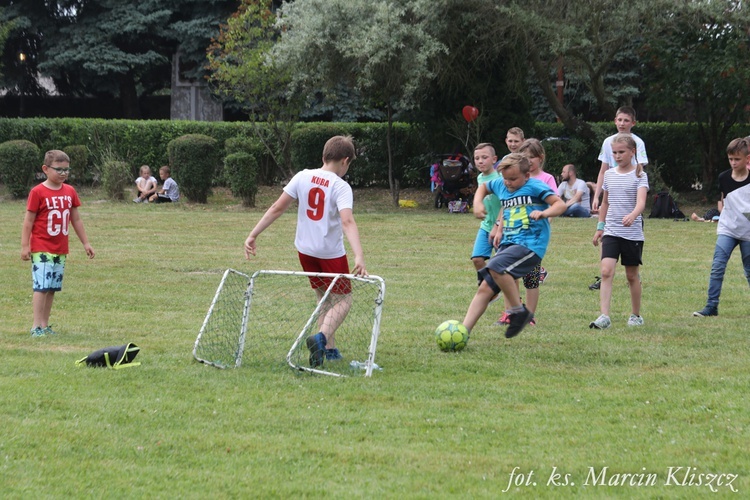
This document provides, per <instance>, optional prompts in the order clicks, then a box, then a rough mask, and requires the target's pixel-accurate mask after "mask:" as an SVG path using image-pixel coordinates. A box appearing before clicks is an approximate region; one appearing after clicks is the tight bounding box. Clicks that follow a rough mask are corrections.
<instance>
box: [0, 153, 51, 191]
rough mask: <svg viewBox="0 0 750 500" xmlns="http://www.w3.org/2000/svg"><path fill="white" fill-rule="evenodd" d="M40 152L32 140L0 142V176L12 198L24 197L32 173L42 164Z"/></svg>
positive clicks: (28, 188)
mask: <svg viewBox="0 0 750 500" xmlns="http://www.w3.org/2000/svg"><path fill="white" fill-rule="evenodd" d="M43 161H44V160H43V159H42V153H41V152H40V151H39V148H38V147H37V146H36V144H34V143H33V142H29V141H25V140H17V141H8V142H4V143H2V144H0V176H1V177H2V180H3V182H4V183H5V185H6V187H7V188H8V191H9V192H10V194H11V196H12V197H13V198H26V197H27V196H28V195H29V191H30V190H31V186H32V184H33V183H34V173H35V172H37V171H38V170H39V169H40V168H41V165H42V162H43Z"/></svg>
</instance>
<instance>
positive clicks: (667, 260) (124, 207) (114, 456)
mask: <svg viewBox="0 0 750 500" xmlns="http://www.w3.org/2000/svg"><path fill="white" fill-rule="evenodd" d="M610 126H611V124H610ZM265 191H267V192H268V193H267V194H265V193H259V196H258V208H257V209H253V210H249V209H236V208H235V207H231V208H227V205H228V203H226V201H225V200H224V199H223V198H220V197H219V195H220V194H221V193H218V192H217V193H215V194H216V198H210V199H209V204H208V205H205V206H198V207H196V206H191V205H189V204H183V203H178V204H175V205H174V206H172V205H167V206H164V205H162V206H151V205H141V204H134V203H129V204H122V203H108V202H104V203H96V202H95V201H97V200H100V199H101V198H102V196H101V195H100V194H99V193H98V192H96V191H95V192H90V191H89V190H83V192H82V193H81V195H82V201H83V205H82V207H81V209H80V212H81V214H82V218H83V221H84V223H85V225H86V230H87V233H88V236H89V238H90V240H91V244H92V245H93V246H94V248H95V249H96V250H97V256H96V258H95V259H93V260H88V259H86V257H85V254H84V253H83V250H82V248H81V245H80V243H79V242H78V241H77V240H76V238H75V236H73V235H71V242H70V243H71V247H70V248H71V252H70V256H69V258H68V261H67V263H66V269H65V272H66V278H65V279H66V282H65V287H64V291H63V293H61V294H58V295H57V296H56V298H55V304H54V306H53V309H52V322H53V327H54V329H55V330H56V331H58V332H60V333H59V335H57V336H50V337H44V338H41V339H32V338H30V336H29V327H30V326H31V320H32V313H31V297H30V296H31V283H30V280H29V267H28V266H27V265H24V264H23V263H21V262H20V261H19V259H18V253H19V247H18V241H17V240H16V239H15V236H14V238H12V239H11V240H10V241H8V240H3V244H2V245H0V259H1V260H2V262H5V263H8V264H7V265H5V266H4V267H3V278H2V279H3V281H2V283H3V285H2V286H3V289H2V291H3V295H2V300H0V318H2V320H1V321H0V352H2V363H0V393H2V394H3V404H2V405H0V420H1V421H2V422H3V426H2V428H0V442H2V453H3V455H2V457H3V479H2V490H3V496H4V497H7V498H29V497H30V496H31V497H45V498H70V497H78V496H79V495H80V496H83V494H82V492H84V491H91V492H95V491H99V492H100V493H98V494H96V495H93V496H105V493H106V492H109V493H108V496H114V497H123V498H186V499H190V498H196V497H199V496H200V497H205V496H207V495H206V493H207V492H210V496H211V497H212V498H249V497H253V498H309V497H318V496H320V497H326V498H361V497H365V496H367V497H373V498H386V499H388V498H407V499H410V498H440V499H443V498H445V499H454V498H472V499H474V498H476V499H493V498H498V497H502V498H540V499H559V498H603V497H607V498H678V497H679V498H699V497H700V498H702V497H704V496H709V495H711V493H710V489H709V487H707V486H705V483H704V485H703V486H696V485H693V486H689V485H687V484H686V485H685V486H678V485H676V484H674V483H673V484H671V485H669V484H667V485H665V484H664V483H665V480H666V475H667V473H668V471H669V467H683V469H682V473H683V474H686V473H687V472H685V469H686V468H687V467H688V466H691V467H696V469H691V473H692V472H693V471H694V472H695V474H696V476H695V477H696V478H697V477H698V474H713V473H716V474H719V473H723V474H739V477H738V478H737V480H736V481H734V487H735V488H736V489H737V490H738V491H739V493H734V494H733V493H731V492H730V491H729V488H727V486H726V485H725V486H722V487H717V489H718V490H719V493H718V495H717V497H721V495H726V496H727V497H730V496H733V497H736V498H741V496H740V497H737V495H738V494H740V495H742V494H744V493H745V492H747V491H748V489H750V477H749V476H748V474H747V472H746V471H748V470H750V455H748V453H747V449H746V443H747V439H746V437H747V423H748V415H749V414H750V398H748V382H750V377H749V375H748V368H747V367H748V364H750V337H748V335H747V291H748V284H747V280H746V279H745V277H744V276H743V275H742V271H741V266H739V265H731V266H729V269H728V272H727V275H726V277H725V280H724V285H723V286H724V288H723V293H722V297H721V299H722V303H721V309H720V315H719V316H718V317H716V318H703V319H702V318H690V317H689V316H690V313H691V312H692V311H693V310H696V309H697V308H700V307H701V306H702V305H703V301H704V300H705V284H706V281H707V277H708V274H709V272H710V267H711V256H712V252H713V249H714V244H715V241H716V234H715V231H714V230H715V226H713V225H711V224H700V223H675V222H672V221H671V220H647V221H646V232H647V236H646V238H647V240H648V242H647V244H646V248H645V249H644V264H645V265H644V266H643V268H642V272H641V273H642V278H643V289H644V294H643V307H642V313H643V316H644V318H645V320H646V324H645V325H644V326H643V327H642V328H627V327H626V326H625V324H624V322H625V321H626V320H627V317H628V314H629V313H630V311H629V310H628V304H629V295H628V287H627V284H626V280H625V278H624V273H623V271H622V269H621V268H620V266H618V269H617V271H616V275H615V280H614V286H613V300H612V314H611V315H612V318H613V322H614V326H613V328H612V329H611V330H609V331H608V332H607V333H601V332H599V333H597V332H594V331H593V330H590V329H589V328H588V322H589V321H591V320H592V319H593V318H595V317H596V315H598V302H599V294H598V293H596V292H591V291H589V290H588V289H587V285H588V284H589V283H591V282H592V281H593V277H594V276H595V275H596V274H598V271H599V257H598V253H597V252H596V251H595V249H594V248H593V247H592V245H591V237H592V235H593V230H594V227H593V224H592V221H591V220H588V219H586V220H582V219H562V218H558V219H555V220H554V221H553V223H552V226H553V228H552V239H551V244H550V251H549V252H548V253H547V255H546V256H545V267H546V268H548V269H549V270H550V278H551V279H550V280H549V281H547V282H545V284H544V286H543V287H542V288H541V296H542V297H541V301H540V307H539V313H538V316H537V326H535V327H531V326H530V327H527V329H526V330H524V332H523V333H522V334H521V335H520V336H519V337H517V338H515V339H512V340H505V339H504V338H503V337H502V331H503V330H502V329H501V328H498V327H494V326H492V322H493V321H494V320H495V319H496V318H497V315H498V314H499V312H500V311H501V309H502V307H501V305H500V304H499V303H495V304H493V305H491V306H490V308H489V310H488V312H487V313H486V314H485V316H484V317H483V318H482V319H481V321H480V323H479V324H478V325H477V327H476V328H475V329H474V330H473V331H472V333H471V341H470V343H469V345H468V346H467V347H466V349H465V350H464V351H462V352H461V353H442V352H440V351H439V350H438V348H437V346H436V345H435V341H434V337H433V332H434V330H435V327H436V326H437V325H438V324H440V323H441V322H442V321H444V320H447V319H458V320H461V318H462V317H463V314H464V312H465V310H466V308H467V306H468V304H469V301H470V300H471V297H472V296H473V294H474V292H475V291H476V286H475V280H474V279H473V277H474V276H475V272H474V269H473V266H472V265H471V263H470V261H469V259H468V258H467V257H468V255H469V252H470V251H471V245H472V242H473V241H474V238H475V236H476V233H477V228H478V225H479V222H478V221H477V220H476V219H474V218H473V217H472V216H470V215H466V214H464V215H461V214H448V213H446V212H444V211H436V210H432V209H425V210H421V209H416V210H415V209H409V210H404V209H400V210H399V209H397V208H395V207H391V204H390V200H389V195H388V194H387V193H385V194H384V195H383V198H385V200H386V201H384V202H383V203H382V204H381V205H380V206H383V207H384V208H382V209H381V208H377V207H374V206H373V204H368V203H365V202H363V199H366V198H367V196H371V195H372V193H371V190H364V191H357V192H355V206H354V208H355V217H356V219H357V225H358V227H359V230H360V234H361V238H362V244H363V247H364V251H365V256H366V259H367V267H368V271H369V272H370V273H372V274H377V275H379V276H382V277H383V278H384V279H385V280H386V283H387V286H386V288H387V291H386V295H385V300H384V302H383V319H382V323H381V334H380V338H379V340H378V349H377V356H376V358H375V361H376V362H377V363H378V364H379V365H380V366H382V367H383V371H382V372H375V373H374V374H373V377H372V378H371V379H363V378H361V377H357V376H353V377H347V378H341V379H332V378H330V377H321V376H303V375H300V374H298V373H296V372H294V371H292V370H290V369H289V368H288V367H287V366H286V364H285V362H284V356H285V355H286V352H282V353H276V352H260V353H259V352H257V350H254V349H253V346H254V344H253V342H252V338H253V336H255V335H263V334H264V332H252V333H250V334H248V337H247V341H246V343H245V354H244V360H245V363H243V367H241V368H239V369H233V370H223V371H222V370H216V369H214V368H209V367H206V366H203V365H199V364H197V363H195V362H193V361H192V359H191V350H192V347H193V341H194V340H195V338H196V336H197V333H198V331H199V329H200V326H201V324H202V321H203V319H204V318H205V315H206V312H207V310H208V308H209V305H210V304H211V300H212V298H213V295H214V292H215V290H216V288H217V286H218V284H219V281H220V279H221V272H222V271H223V270H224V269H226V268H228V267H232V268H237V269H239V270H241V271H243V272H248V273H251V272H253V271H255V270H258V269H289V270H298V269H299V262H298V259H297V254H296V252H295V251H294V246H293V238H294V230H293V227H292V226H293V225H294V224H293V220H294V215H293V214H286V215H284V216H283V218H282V219H279V220H278V221H277V222H276V223H275V224H274V225H273V226H272V227H271V228H269V229H268V230H267V231H265V232H264V233H263V234H262V236H261V238H260V239H259V243H258V255H257V257H254V258H253V260H252V261H249V262H248V261H246V260H245V259H244V257H243V252H242V242H243V240H244V238H245V237H246V236H247V232H248V231H249V225H250V224H252V222H251V221H253V220H258V219H259V218H260V217H261V216H262V214H263V212H264V210H265V208H266V207H267V206H269V205H270V203H271V202H272V201H273V200H275V199H276V197H278V189H271V188H268V189H266V190H265ZM263 194H265V196H263ZM24 209H25V205H24V203H23V201H14V202H9V201H8V200H7V199H6V200H5V201H4V202H3V203H0V234H2V235H18V234H19V231H20V224H21V220H22V214H23V211H24ZM152 220H153V221H154V224H151V223H146V222H150V221H152ZM249 223H250V224H249ZM406 228H409V229H412V230H406ZM415 228H418V230H419V237H415V230H414V229H415ZM157 230H158V231H159V233H160V234H159V237H158V238H155V237H154V234H155V232H156V231H157ZM734 258H737V256H736V255H735V257H734ZM12 263H15V264H12ZM428 264H434V265H437V266H439V273H438V277H437V279H436V277H435V273H434V272H432V270H431V269H430V266H429V265H428ZM735 264H738V263H735ZM139 269H149V270H153V272H152V275H151V276H152V278H153V280H152V281H148V282H146V281H144V280H143V279H137V278H136V270H139ZM67 280H70V281H67ZM154 281H158V285H153V282H154ZM149 287H150V288H149ZM522 291H523V290H522ZM310 293H311V294H312V293H313V292H312V291H310ZM250 314H252V312H251V313H250ZM144 317H149V318H152V319H153V320H154V321H152V322H151V323H150V324H149V325H144V322H143V318H144ZM706 320H710V321H706ZM126 342H134V343H136V344H137V345H138V346H139V347H141V348H142V350H141V352H140V354H139V355H138V358H136V361H140V362H141V363H142V364H141V366H139V367H137V368H130V369H127V370H120V371H113V370H106V369H94V368H85V367H76V366H74V363H75V361H76V360H77V359H80V358H82V357H83V356H85V355H87V354H88V353H90V352H92V351H94V350H96V349H99V348H102V347H106V346H110V345H120V344H124V343H126ZM258 356H262V357H263V362H262V363H261V366H253V364H252V363H251V360H252V359H257V358H258ZM271 358H272V359H273V361H276V360H278V363H277V364H278V368H274V367H270V368H269V367H268V365H269V364H270V363H271V361H268V360H267V359H271ZM683 464H687V465H683ZM515 467H520V469H517V470H516V472H517V473H518V472H521V471H523V472H524V473H525V474H526V476H527V477H528V475H529V474H528V473H529V472H530V471H531V470H533V471H535V474H534V476H533V478H534V480H536V481H538V484H537V486H530V485H529V486H515V485H512V486H511V487H510V489H509V491H508V492H507V493H506V494H500V493H501V492H502V491H503V490H505V489H506V488H507V487H508V483H509V479H510V474H511V472H512V471H513V470H514V468H515ZM553 467H557V472H558V473H563V474H571V476H570V478H571V481H572V482H575V485H568V486H558V487H555V486H552V485H548V484H547V479H548V477H550V474H551V473H552V470H553ZM603 467H607V468H608V471H609V473H608V475H607V477H609V478H613V477H617V478H618V479H619V480H623V481H624V479H623V478H625V476H624V474H625V473H632V474H634V476H635V475H637V474H641V473H654V474H658V477H659V481H658V483H657V484H655V485H654V486H631V485H629V484H623V485H619V484H618V485H617V486H606V485H601V486H592V485H588V486H586V485H584V483H585V480H586V477H587V474H588V472H589V470H590V468H593V469H594V470H595V471H596V472H597V473H598V472H599V471H601V470H602V469H603ZM615 474H620V475H619V476H615ZM516 477H518V476H516ZM680 477H682V476H680ZM705 477H706V476H703V478H704V479H705ZM727 479H728V478H727V476H724V480H725V481H726V480H727ZM635 481H637V476H636V479H635ZM696 481H697V480H696ZM714 485H716V483H714ZM105 489H106V490H105ZM313 492H314V493H316V494H315V495H313ZM318 493H320V495H318Z"/></svg>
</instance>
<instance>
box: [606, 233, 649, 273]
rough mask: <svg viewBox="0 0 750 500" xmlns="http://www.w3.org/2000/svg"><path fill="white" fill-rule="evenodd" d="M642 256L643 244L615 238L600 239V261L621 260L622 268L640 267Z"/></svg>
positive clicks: (608, 236)
mask: <svg viewBox="0 0 750 500" xmlns="http://www.w3.org/2000/svg"><path fill="white" fill-rule="evenodd" d="M642 256H643V242H642V241H633V240H626V239H625V238H619V237H617V236H610V235H607V236H604V237H603V238H602V259H615V260H618V259H619V258H622V259H621V262H620V264H622V265H623V266H640V265H641V264H643V262H641V257H642Z"/></svg>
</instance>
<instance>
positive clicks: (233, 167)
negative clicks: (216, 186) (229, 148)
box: [224, 151, 258, 207]
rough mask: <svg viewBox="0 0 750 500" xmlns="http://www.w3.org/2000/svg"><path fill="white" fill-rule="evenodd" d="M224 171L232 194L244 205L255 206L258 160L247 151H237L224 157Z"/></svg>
mask: <svg viewBox="0 0 750 500" xmlns="http://www.w3.org/2000/svg"><path fill="white" fill-rule="evenodd" d="M224 172H225V175H226V177H227V179H228V181H229V187H230V188H231V190H232V195H234V196H235V197H237V198H240V199H241V200H242V204H243V205H244V206H246V207H254V206H255V194H256V193H257V192H258V182H257V178H258V160H257V158H256V157H255V156H254V155H252V154H249V153H245V152H242V151H240V152H237V153H232V154H229V155H227V156H226V157H225V158H224Z"/></svg>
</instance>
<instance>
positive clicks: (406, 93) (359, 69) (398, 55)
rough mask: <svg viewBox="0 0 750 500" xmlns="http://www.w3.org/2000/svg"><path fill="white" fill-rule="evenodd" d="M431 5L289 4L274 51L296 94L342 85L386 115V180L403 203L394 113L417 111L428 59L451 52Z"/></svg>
mask: <svg viewBox="0 0 750 500" xmlns="http://www.w3.org/2000/svg"><path fill="white" fill-rule="evenodd" d="M430 8H431V5H430V3H429V2H427V1H422V0H419V1H414V2H404V3H394V2H389V1H386V0H376V1H372V0H306V1H297V2H294V3H288V4H285V5H284V7H283V8H282V14H281V17H280V20H279V27H280V29H281V39H280V41H279V42H278V43H276V44H275V45H274V47H273V52H272V57H273V59H274V61H275V62H276V63H277V65H279V66H281V67H283V68H287V70H288V71H289V77H290V79H291V83H290V87H291V89H292V92H295V93H302V94H305V93H307V92H309V91H310V90H311V89H316V88H323V89H335V88H337V86H338V85H339V84H340V83H341V82H344V83H346V84H349V85H351V86H352V87H353V88H354V89H356V90H357V91H358V92H359V93H360V94H361V95H362V96H363V97H364V98H366V99H367V100H368V101H369V102H371V103H372V105H374V106H375V107H377V108H379V109H382V110H383V111H384V113H385V115H386V119H387V123H388V128H387V132H386V151H387V161H388V183H389V186H390V189H391V195H392V197H393V201H394V204H395V205H396V206H398V198H399V189H400V184H399V179H398V178H397V176H396V175H395V167H394V155H393V150H392V146H393V145H392V138H393V127H392V125H393V121H394V118H393V117H394V114H395V113H396V112H398V111H406V110H409V109H412V108H415V107H418V104H419V102H420V101H421V100H422V98H423V97H424V93H425V90H426V86H427V83H428V82H429V81H430V80H431V79H432V72H431V62H432V61H433V59H434V58H435V57H436V56H437V55H438V54H439V53H441V52H444V51H445V50H446V47H445V46H444V45H443V44H442V43H441V42H440V41H439V40H438V39H437V38H436V37H434V36H433V35H432V34H431V33H430V31H429V29H428V23H427V21H428V16H427V14H426V12H428V11H429V9H430Z"/></svg>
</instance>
